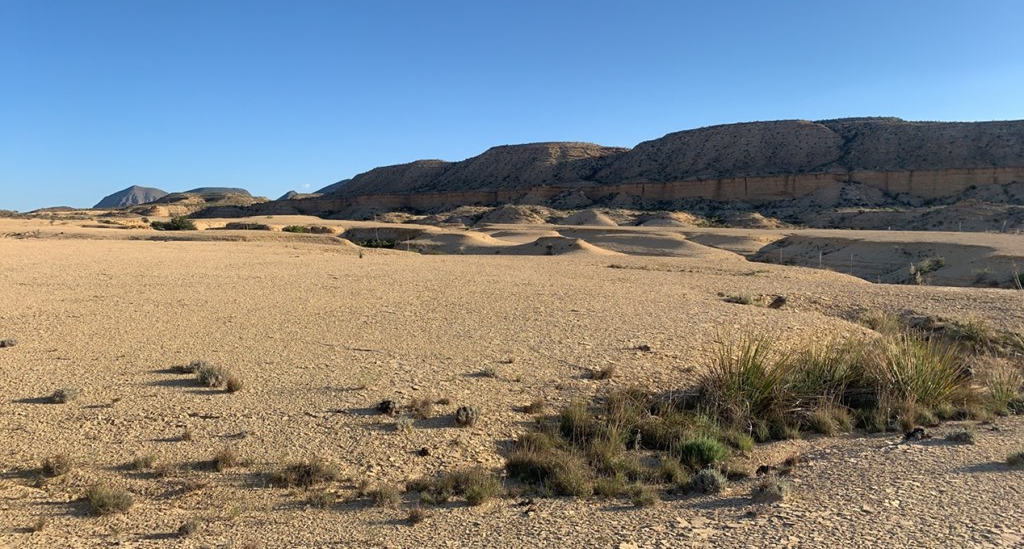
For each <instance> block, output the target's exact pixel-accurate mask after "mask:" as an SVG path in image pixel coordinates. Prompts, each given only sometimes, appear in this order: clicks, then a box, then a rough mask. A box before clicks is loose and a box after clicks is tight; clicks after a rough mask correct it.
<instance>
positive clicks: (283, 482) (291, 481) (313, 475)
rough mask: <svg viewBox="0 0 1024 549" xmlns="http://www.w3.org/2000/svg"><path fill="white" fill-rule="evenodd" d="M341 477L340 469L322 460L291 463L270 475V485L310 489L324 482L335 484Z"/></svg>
mask: <svg viewBox="0 0 1024 549" xmlns="http://www.w3.org/2000/svg"><path fill="white" fill-rule="evenodd" d="M340 476H341V472H340V469H339V468H338V466H337V465H335V464H333V463H328V462H327V461H324V460H322V459H312V460H306V461H297V462H294V463H290V464H288V465H286V466H284V467H282V468H281V469H280V470H278V471H276V472H274V473H273V474H271V475H270V483H271V484H272V485H274V486H279V487H291V486H298V487H302V488H308V487H310V486H315V485H317V484H321V483H324V482H333V481H336V480H338V478H339V477H340Z"/></svg>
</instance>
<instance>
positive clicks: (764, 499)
mask: <svg viewBox="0 0 1024 549" xmlns="http://www.w3.org/2000/svg"><path fill="white" fill-rule="evenodd" d="M789 493H790V485H789V483H788V482H786V481H784V480H781V479H780V478H779V477H777V476H775V475H768V476H766V477H764V478H762V479H761V480H760V481H758V483H757V484H755V485H754V488H753V489H752V490H751V491H750V499H752V500H754V501H755V502H756V503H776V502H780V501H785V500H786V499H788V498H789Z"/></svg>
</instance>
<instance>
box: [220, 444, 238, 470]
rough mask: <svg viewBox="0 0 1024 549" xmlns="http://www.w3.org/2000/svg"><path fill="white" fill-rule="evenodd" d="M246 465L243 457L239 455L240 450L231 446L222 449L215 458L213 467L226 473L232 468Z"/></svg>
mask: <svg viewBox="0 0 1024 549" xmlns="http://www.w3.org/2000/svg"><path fill="white" fill-rule="evenodd" d="M244 463H245V462H244V460H243V459H242V456H241V455H240V454H239V453H238V450H237V449H235V448H233V447H231V446H225V447H223V448H221V449H220V450H218V451H217V453H216V454H214V456H213V466H214V468H215V469H217V470H218V471H225V470H227V469H230V468H231V467H238V466H240V465H243V464H244Z"/></svg>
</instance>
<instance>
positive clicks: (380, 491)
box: [370, 484, 402, 509]
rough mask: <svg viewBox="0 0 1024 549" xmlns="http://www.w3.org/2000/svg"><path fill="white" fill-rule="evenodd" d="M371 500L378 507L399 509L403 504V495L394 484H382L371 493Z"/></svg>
mask: <svg viewBox="0 0 1024 549" xmlns="http://www.w3.org/2000/svg"><path fill="white" fill-rule="evenodd" d="M370 499H371V500H372V501H373V504H374V506H376V507H386V508H388V509H397V508H398V506H399V505H401V503H402V493H401V491H399V489H398V488H397V487H396V486H394V485H392V484H382V485H380V486H378V487H377V488H375V489H374V490H373V491H371V492H370Z"/></svg>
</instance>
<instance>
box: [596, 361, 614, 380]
mask: <svg viewBox="0 0 1024 549" xmlns="http://www.w3.org/2000/svg"><path fill="white" fill-rule="evenodd" d="M617 370H618V367H617V366H616V365H615V364H608V365H606V366H604V367H602V368H598V369H595V370H591V371H590V377H591V378H593V379H597V380H602V381H603V380H606V379H611V378H613V377H615V372H616V371H617Z"/></svg>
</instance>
